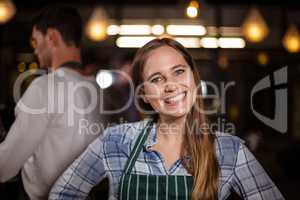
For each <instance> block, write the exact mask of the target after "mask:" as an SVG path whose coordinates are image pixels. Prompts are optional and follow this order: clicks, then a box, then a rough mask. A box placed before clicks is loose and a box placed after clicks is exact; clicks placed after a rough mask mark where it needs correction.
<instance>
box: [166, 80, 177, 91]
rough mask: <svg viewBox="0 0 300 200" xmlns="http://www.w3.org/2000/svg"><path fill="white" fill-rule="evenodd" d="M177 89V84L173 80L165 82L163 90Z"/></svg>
mask: <svg viewBox="0 0 300 200" xmlns="http://www.w3.org/2000/svg"><path fill="white" fill-rule="evenodd" d="M177 89H178V87H177V84H176V83H174V82H167V83H166V84H165V92H173V91H176V90H177Z"/></svg>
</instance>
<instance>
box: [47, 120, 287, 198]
mask: <svg viewBox="0 0 300 200" xmlns="http://www.w3.org/2000/svg"><path fill="white" fill-rule="evenodd" d="M147 121H148V120H144V121H140V122H136V123H129V124H122V125H118V126H114V127H110V128H108V129H106V130H105V132H104V133H103V135H102V136H100V137H99V138H97V139H96V140H95V141H94V142H93V143H92V144H90V145H89V147H88V148H87V149H86V151H85V152H84V153H83V154H82V155H81V156H80V157H79V158H78V159H76V160H75V161H74V163H73V164H72V165H71V166H70V167H69V168H68V169H67V170H66V171H65V172H64V174H63V175H62V176H61V177H60V178H59V179H58V181H57V182H56V184H55V185H54V186H53V188H52V190H51V192H50V196H49V199H53V200H57V199H85V198H86V197H87V195H88V193H89V191H90V190H91V189H92V187H93V186H95V185H97V184H98V183H99V182H100V181H101V180H102V179H103V178H104V177H106V176H108V178H109V180H110V199H118V186H119V181H120V178H121V176H122V173H123V170H124V167H125V164H126V161H127V159H128V158H129V155H130V152H131V150H132V148H133V147H134V144H135V141H136V139H137V137H138V135H139V134H140V133H141V132H142V130H143V128H144V127H145V125H146V123H147ZM216 136H217V139H216V154H217V158H218V161H219V164H220V168H221V175H220V181H219V191H218V196H219V198H218V199H219V200H225V199H226V198H227V197H228V196H229V195H230V193H231V192H232V191H235V192H236V193H237V194H239V195H240V196H241V197H242V198H243V199H247V200H261V199H263V200H282V199H284V198H283V196H282V195H281V193H280V192H279V190H278V189H277V187H276V186H275V185H274V183H273V182H272V180H271V179H270V178H269V176H268V175H267V174H266V172H265V171H264V169H263V168H262V166H261V165H260V164H259V163H258V161H257V160H256V159H255V157H254V156H253V155H252V153H251V152H250V151H249V150H248V149H247V147H246V146H245V145H244V144H243V142H242V140H241V139H239V138H238V137H235V136H232V135H229V134H224V133H216ZM155 143H156V127H155V125H154V126H153V127H152V130H151V131H150V135H149V137H148V138H147V140H146V142H145V144H144V149H143V150H142V152H141V153H140V155H139V157H138V159H137V161H136V163H135V167H134V168H133V169H132V172H133V173H137V174H144V175H146V174H152V175H167V174H168V175H190V174H189V173H188V172H187V170H186V169H185V168H184V167H183V165H182V161H181V160H177V161H176V162H175V163H174V164H173V165H172V166H171V168H170V169H169V170H167V169H166V167H165V166H164V161H163V159H162V157H161V156H160V155H159V153H157V152H155V151H151V150H148V147H150V146H152V145H154V144H155Z"/></svg>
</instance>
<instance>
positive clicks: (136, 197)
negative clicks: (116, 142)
mask: <svg viewBox="0 0 300 200" xmlns="http://www.w3.org/2000/svg"><path fill="white" fill-rule="evenodd" d="M152 124H153V122H152V121H150V122H148V124H147V126H146V127H145V128H144V129H143V133H142V134H140V135H139V137H138V139H137V141H136V143H135V145H134V148H133V150H132V152H131V154H130V156H129V159H128V161H127V163H126V165H125V166H126V167H125V171H124V173H123V175H122V177H121V180H120V184H119V199H120V200H162V199H164V200H168V199H169V200H189V199H191V190H192V186H193V178H192V176H183V175H182V176H174V175H150V174H149V175H139V174H134V173H131V171H132V168H133V167H134V164H135V162H136V160H137V158H138V156H139V154H140V152H141V150H142V148H143V144H144V143H145V141H146V139H147V137H148V135H149V133H150V130H151V127H152Z"/></svg>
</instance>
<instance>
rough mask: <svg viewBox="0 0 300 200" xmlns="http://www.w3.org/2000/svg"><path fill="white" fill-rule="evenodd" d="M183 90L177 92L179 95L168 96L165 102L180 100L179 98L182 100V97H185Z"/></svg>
mask: <svg viewBox="0 0 300 200" xmlns="http://www.w3.org/2000/svg"><path fill="white" fill-rule="evenodd" d="M185 94H186V93H185V92H183V93H181V94H179V95H176V96H174V97H170V98H167V99H166V102H167V103H172V102H176V101H180V100H182V99H183V98H184V97H185Z"/></svg>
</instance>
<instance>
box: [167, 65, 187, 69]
mask: <svg viewBox="0 0 300 200" xmlns="http://www.w3.org/2000/svg"><path fill="white" fill-rule="evenodd" d="M179 67H187V66H186V65H184V64H179V65H175V66H173V67H172V68H171V70H174V69H176V68H179Z"/></svg>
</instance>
